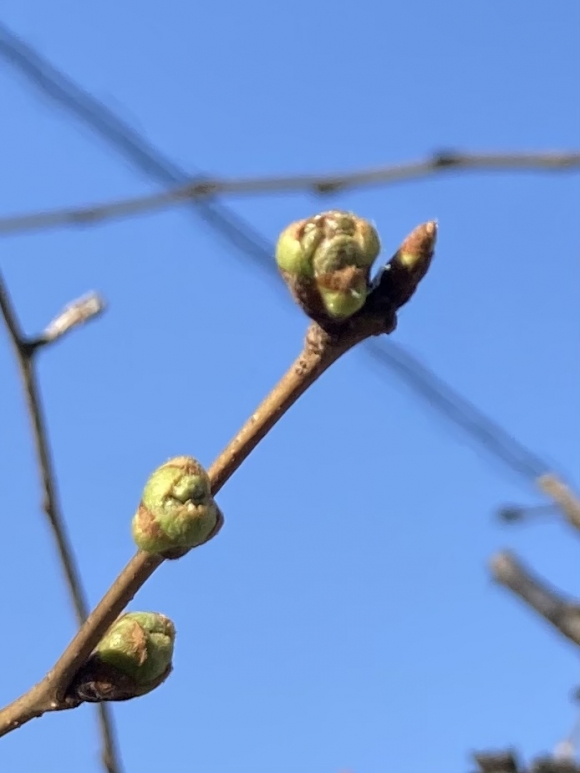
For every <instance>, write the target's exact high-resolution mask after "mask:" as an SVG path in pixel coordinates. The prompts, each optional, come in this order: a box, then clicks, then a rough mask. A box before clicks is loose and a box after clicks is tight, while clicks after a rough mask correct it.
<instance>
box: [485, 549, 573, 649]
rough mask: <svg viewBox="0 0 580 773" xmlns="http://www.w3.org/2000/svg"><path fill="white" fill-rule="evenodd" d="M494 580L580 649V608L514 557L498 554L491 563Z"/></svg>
mask: <svg viewBox="0 0 580 773" xmlns="http://www.w3.org/2000/svg"><path fill="white" fill-rule="evenodd" d="M491 572H492V576H493V578H494V580H496V582H498V583H499V584H500V585H503V586H504V587H505V588H508V589H509V590H511V591H512V593H514V594H515V595H516V596H517V597H518V598H520V599H521V600H522V601H524V602H525V603H526V604H527V605H528V606H529V607H531V608H532V609H533V610H534V611H535V612H537V613H538V614H539V615H541V616H542V617H543V618H544V619H545V620H547V621H548V622H549V623H551V625H552V626H554V628H556V629H557V630H558V631H559V632H560V633H561V634H563V635H564V636H565V637H566V638H567V639H569V640H570V641H572V642H574V644H576V645H580V606H579V605H578V604H573V603H571V602H570V601H568V600H567V599H566V598H564V597H563V596H562V595H561V594H559V593H557V592H556V591H554V590H553V589H552V588H550V587H549V586H548V585H547V584H546V583H544V582H543V581H542V580H540V579H539V578H538V577H536V576H534V575H533V574H532V573H531V572H530V571H529V570H528V569H527V568H526V567H525V566H524V565H523V564H522V563H521V562H520V561H518V559H517V558H516V557H515V556H514V555H512V554H511V553H509V552H507V551H504V552H502V553H497V554H496V555H495V556H494V557H493V558H492V560H491Z"/></svg>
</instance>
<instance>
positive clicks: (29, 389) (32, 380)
mask: <svg viewBox="0 0 580 773" xmlns="http://www.w3.org/2000/svg"><path fill="white" fill-rule="evenodd" d="M103 308H104V305H103V302H102V301H101V300H100V298H99V297H98V296H96V295H95V294H92V295H91V296H87V297H85V298H83V299H80V301H76V302H74V303H72V304H70V305H69V306H68V307H67V309H65V311H64V312H63V313H62V314H60V315H59V316H58V317H57V318H56V319H55V320H54V321H53V322H52V323H51V324H50V325H49V326H48V328H47V330H46V332H45V333H44V334H43V335H42V336H40V337H38V338H36V339H29V338H27V336H26V335H25V334H24V332H23V330H22V328H21V326H20V323H19V321H18V318H17V315H16V311H15V310H14V308H13V305H12V302H11V300H10V296H9V294H8V291H7V289H6V286H5V284H4V281H3V278H2V276H0V311H1V313H2V316H3V319H4V323H5V326H6V330H7V331H8V336H9V338H10V342H11V344H12V347H13V349H14V354H15V356H16V360H17V363H18V369H19V371H20V377H21V380H22V388H23V391H24V396H25V400H26V407H27V410H28V416H29V419H30V424H31V429H32V438H33V442H34V449H35V452H36V459H37V465H38V474H39V478H40V484H41V490H42V510H43V512H44V514H45V515H46V519H47V522H48V524H49V526H50V531H51V533H52V536H53V538H54V542H55V545H56V551H57V554H58V558H59V562H60V565H61V567H62V570H63V574H64V578H65V583H66V586H67V589H68V592H69V595H70V598H71V601H72V605H73V609H74V612H75V617H76V621H77V624H78V626H79V627H80V626H81V625H82V624H83V623H84V621H85V620H86V618H87V617H88V614H89V604H88V601H87V598H86V594H85V591H84V589H83V584H82V580H81V574H80V570H79V568H78V565H77V562H76V558H75V555H74V550H73V546H72V543H71V541H70V539H69V536H68V532H67V528H66V524H65V521H64V517H63V514H62V509H61V505H60V501H59V497H58V490H57V483H56V481H57V478H56V471H55V468H54V463H53V460H52V455H51V452H50V445H49V440H48V430H47V425H46V418H45V415H44V409H43V405H42V397H41V394H40V387H39V384H38V378H37V373H36V355H37V354H38V352H39V351H40V349H41V348H44V347H45V346H47V345H49V344H51V343H53V342H54V341H56V340H58V338H60V337H61V336H62V335H64V334H65V333H66V332H67V331H68V330H70V329H72V328H73V327H75V326H77V325H79V324H82V323H84V322H86V321H88V320H89V319H91V318H94V317H95V316H97V315H98V314H99V313H100V312H101V311H102V310H103ZM96 710H97V716H98V722H99V728H100V734H101V761H102V763H103V767H104V768H105V770H106V771H107V773H122V768H121V761H120V755H119V750H118V744H117V740H116V733H115V728H114V723H113V717H112V714H111V709H110V708H109V707H108V706H107V705H105V704H99V705H98V706H97V707H96Z"/></svg>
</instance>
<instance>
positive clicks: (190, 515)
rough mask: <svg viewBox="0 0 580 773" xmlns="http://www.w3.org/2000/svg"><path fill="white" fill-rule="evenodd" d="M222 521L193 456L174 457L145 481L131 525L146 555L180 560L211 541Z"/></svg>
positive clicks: (206, 481)
mask: <svg viewBox="0 0 580 773" xmlns="http://www.w3.org/2000/svg"><path fill="white" fill-rule="evenodd" d="M222 521H223V516H222V514H221V512H220V510H219V508H218V506H217V505H216V503H215V502H214V499H213V497H212V495H211V487H210V481H209V478H208V476H207V473H206V471H205V470H204V469H203V467H202V466H201V464H200V463H199V462H198V461H196V460H195V459H194V458H193V457H191V456H177V457H175V458H174V459H170V460H169V461H168V462H165V464H162V465H161V467H159V468H158V469H157V470H155V472H154V473H153V475H151V477H150V478H149V480H148V481H147V484H146V485H145V489H144V490H143V496H142V498H141V503H140V504H139V508H138V510H137V512H136V513H135V516H134V518H133V522H132V533H133V539H134V540H135V543H136V544H137V547H139V548H140V549H141V550H144V551H146V552H147V553H156V554H159V555H162V556H163V557H164V558H179V557H180V556H182V555H184V554H185V553H186V552H187V551H188V550H189V549H191V548H194V547H197V546H198V545H201V544H203V543H204V542H207V541H208V540H209V539H211V538H212V537H213V536H214V535H215V534H216V533H217V532H218V530H219V528H220V527H221V524H222Z"/></svg>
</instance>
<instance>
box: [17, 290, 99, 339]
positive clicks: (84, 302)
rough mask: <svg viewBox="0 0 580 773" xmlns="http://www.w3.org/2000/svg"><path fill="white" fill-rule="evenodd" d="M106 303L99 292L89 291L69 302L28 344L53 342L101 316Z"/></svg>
mask: <svg viewBox="0 0 580 773" xmlns="http://www.w3.org/2000/svg"><path fill="white" fill-rule="evenodd" d="M105 307H106V304H105V301H104V300H103V298H101V296H100V295H98V294H97V293H87V295H83V297H82V298H78V299H77V300H76V301H73V302H72V303H69V304H68V306H65V308H64V309H63V310H62V311H61V312H60V314H58V315H57V316H56V317H55V318H54V319H53V320H52V322H50V324H49V325H47V327H46V328H45V330H44V331H43V333H42V334H41V335H40V336H39V337H38V338H35V339H33V340H31V341H30V342H29V343H28V345H29V346H32V347H33V348H38V347H39V346H45V345H46V344H52V343H54V342H55V341H57V340H58V339H59V338H62V337H63V336H64V335H66V334H67V333H69V332H70V331H71V330H74V329H75V328H77V327H80V325H84V324H85V323H86V322H88V321H89V320H91V319H94V318H95V317H97V316H99V315H100V314H102V313H103V311H104V310H105Z"/></svg>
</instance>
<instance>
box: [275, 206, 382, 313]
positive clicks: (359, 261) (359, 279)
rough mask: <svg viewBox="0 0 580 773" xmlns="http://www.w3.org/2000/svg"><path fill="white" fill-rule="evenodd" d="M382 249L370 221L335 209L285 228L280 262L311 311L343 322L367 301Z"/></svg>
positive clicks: (299, 299)
mask: <svg viewBox="0 0 580 773" xmlns="http://www.w3.org/2000/svg"><path fill="white" fill-rule="evenodd" d="M380 249H381V245H380V241H379V236H378V234H377V232H376V230H375V228H374V227H373V226H372V225H371V224H370V223H369V222H368V221H367V220H364V219H363V218H360V217H357V216H356V215H353V214H352V213H350V212H341V211H339V210H331V211H329V212H322V213H321V214H320V215H315V216H314V217H310V218H307V219H305V220H299V221H297V222H295V223H292V224H291V225H289V226H288V227H287V228H286V229H284V231H282V233H281V234H280V238H279V239H278V243H277V245H276V262H277V263H278V267H279V269H280V272H281V274H282V276H283V277H284V280H285V281H286V284H287V285H288V287H289V288H290V291H291V292H292V294H293V296H294V298H295V299H296V301H297V302H298V303H299V304H300V306H302V308H303V309H304V311H305V312H306V313H307V314H308V316H310V317H311V318H312V319H314V320H316V321H322V322H324V321H330V322H340V321H342V320H345V319H348V318H349V317H351V316H352V315H353V314H354V313H355V312H357V311H358V310H359V309H361V308H362V306H363V305H364V303H365V300H366V297H367V292H368V288H369V272H370V269H371V266H372V264H373V262H374V260H375V258H376V257H377V255H378V254H379V252H380Z"/></svg>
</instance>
